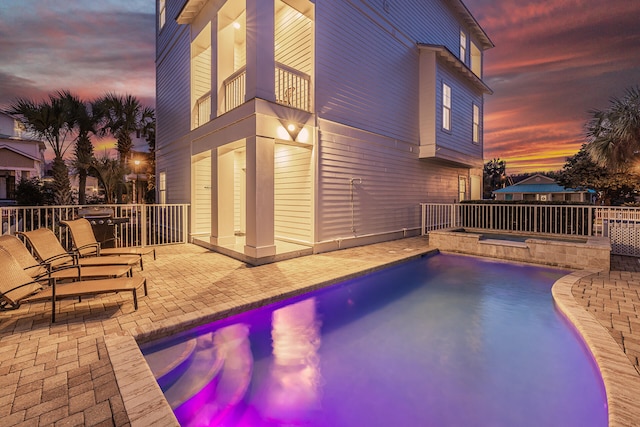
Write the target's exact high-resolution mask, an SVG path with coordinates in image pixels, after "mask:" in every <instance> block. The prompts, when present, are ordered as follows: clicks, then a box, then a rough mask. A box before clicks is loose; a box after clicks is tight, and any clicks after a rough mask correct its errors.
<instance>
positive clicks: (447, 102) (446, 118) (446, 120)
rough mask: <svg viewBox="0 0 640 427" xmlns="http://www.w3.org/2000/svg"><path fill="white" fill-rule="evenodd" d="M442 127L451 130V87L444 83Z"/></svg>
mask: <svg viewBox="0 0 640 427" xmlns="http://www.w3.org/2000/svg"><path fill="white" fill-rule="evenodd" d="M442 129H445V130H451V88H450V87H449V86H447V85H446V84H445V83H442Z"/></svg>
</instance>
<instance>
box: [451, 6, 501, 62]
mask: <svg viewBox="0 0 640 427" xmlns="http://www.w3.org/2000/svg"><path fill="white" fill-rule="evenodd" d="M449 3H450V4H451V6H452V7H453V9H454V10H455V11H456V12H458V14H459V15H460V17H461V18H462V20H463V21H464V23H465V24H466V25H467V27H469V28H470V29H471V30H473V33H474V35H475V36H476V37H477V38H478V40H480V42H481V43H482V50H485V49H491V48H492V47H494V46H495V45H494V44H493V42H492V41H491V39H490V38H489V36H488V35H487V33H485V32H484V30H483V29H482V27H481V26H480V24H479V23H478V21H476V18H474V17H473V15H472V14H471V12H469V9H467V6H465V4H464V3H463V2H462V0H450V1H449Z"/></svg>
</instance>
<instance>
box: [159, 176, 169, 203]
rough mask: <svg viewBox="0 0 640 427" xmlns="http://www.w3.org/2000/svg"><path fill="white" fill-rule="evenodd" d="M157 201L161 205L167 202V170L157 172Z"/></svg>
mask: <svg viewBox="0 0 640 427" xmlns="http://www.w3.org/2000/svg"><path fill="white" fill-rule="evenodd" d="M158 201H159V202H160V204H161V205H166V204H167V172H165V171H163V172H160V173H159V174H158Z"/></svg>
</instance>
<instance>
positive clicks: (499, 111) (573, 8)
mask: <svg viewBox="0 0 640 427" xmlns="http://www.w3.org/2000/svg"><path fill="white" fill-rule="evenodd" d="M466 3H467V4H468V6H469V8H470V10H471V11H472V13H474V15H475V16H476V17H477V18H478V21H479V22H480V24H481V25H482V26H483V28H484V29H485V31H486V32H487V33H488V34H489V36H490V37H491V38H492V40H493V41H494V43H495V45H496V47H495V48H493V49H492V50H489V51H487V52H486V53H485V70H484V71H485V74H484V75H485V79H486V81H487V83H488V84H489V86H490V87H491V88H492V89H493V90H494V95H492V96H489V97H487V98H486V100H485V122H484V130H485V135H484V141H485V157H487V158H492V157H498V156H499V157H501V158H503V159H506V160H507V168H508V170H509V172H510V173H513V172H518V171H522V170H532V168H535V167H541V166H543V165H544V167H545V169H544V170H547V169H548V170H554V169H560V168H561V167H562V165H563V164H564V160H565V158H566V157H568V156H571V155H573V154H575V152H576V151H577V150H578V149H579V148H580V146H581V145H582V144H583V143H584V142H585V140H584V136H583V125H584V123H585V122H586V120H587V119H588V118H589V111H590V110H593V109H596V108H604V107H606V105H607V103H608V100H609V99H610V97H612V96H615V95H620V94H621V93H622V92H623V91H624V89H625V88H627V87H631V86H635V85H637V84H638V82H640V51H639V50H638V46H640V27H639V26H638V25H637V20H638V16H640V2H629V1H626V0H610V1H607V2H601V1H598V0H535V1H528V2H526V3H525V4H523V3H522V2H511V1H506V0H505V1H495V0H466ZM522 147H527V150H529V153H530V154H527V153H526V152H523V148H522ZM533 170H535V169H533Z"/></svg>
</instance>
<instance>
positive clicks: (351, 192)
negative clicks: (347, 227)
mask: <svg viewBox="0 0 640 427" xmlns="http://www.w3.org/2000/svg"><path fill="white" fill-rule="evenodd" d="M356 182H357V183H358V184H362V178H351V179H350V180H349V193H350V197H351V232H352V233H353V234H355V233H356V223H355V204H354V200H353V199H354V194H353V184H354V183H356Z"/></svg>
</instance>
